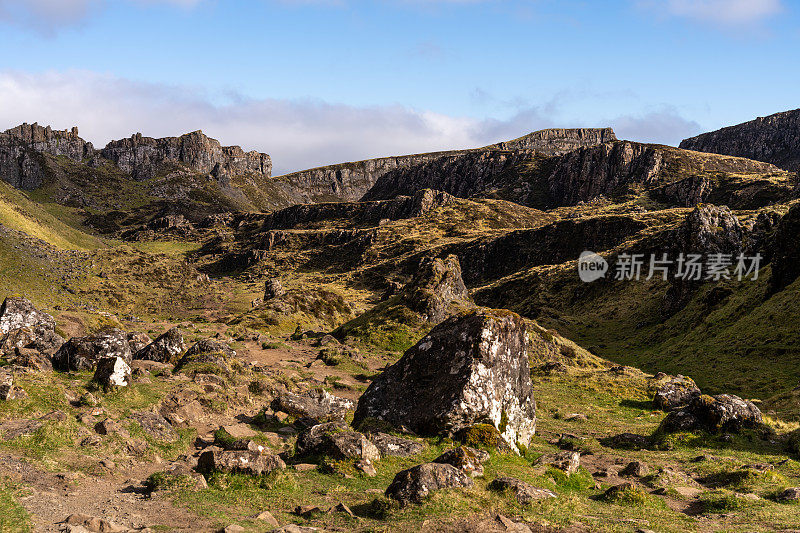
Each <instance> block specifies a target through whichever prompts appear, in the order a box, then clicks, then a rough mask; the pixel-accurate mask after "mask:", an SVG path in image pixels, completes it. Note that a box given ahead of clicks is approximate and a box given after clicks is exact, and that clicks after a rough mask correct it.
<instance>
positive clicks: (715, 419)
mask: <svg viewBox="0 0 800 533" xmlns="http://www.w3.org/2000/svg"><path fill="white" fill-rule="evenodd" d="M761 423H762V417H761V411H760V410H759V409H758V407H756V406H755V405H754V404H753V402H750V401H747V400H743V399H741V398H739V397H738V396H735V395H733V394H718V395H716V396H708V395H705V394H704V395H701V396H699V397H697V398H695V399H694V400H692V401H691V403H689V405H688V406H686V407H685V408H683V409H680V410H677V411H672V412H671V413H670V414H668V415H667V417H666V418H664V420H663V421H662V422H661V426H659V430H660V431H662V432H666V433H673V432H676V431H695V430H699V429H703V430H706V431H709V432H711V433H720V432H737V431H740V430H742V429H745V428H757V427H759V426H760V425H761Z"/></svg>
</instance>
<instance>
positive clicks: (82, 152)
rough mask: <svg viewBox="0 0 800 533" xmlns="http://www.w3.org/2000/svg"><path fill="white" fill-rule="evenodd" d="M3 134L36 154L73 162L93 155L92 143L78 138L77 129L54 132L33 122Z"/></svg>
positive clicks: (48, 127)
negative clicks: (60, 157)
mask: <svg viewBox="0 0 800 533" xmlns="http://www.w3.org/2000/svg"><path fill="white" fill-rule="evenodd" d="M5 134H6V135H9V136H11V137H13V138H15V139H17V140H19V141H21V142H22V143H23V144H25V145H27V146H28V147H29V148H30V149H32V150H35V151H37V152H43V153H46V154H51V155H55V156H65V157H68V158H70V159H72V160H73V161H83V159H85V158H87V157H90V156H92V155H94V151H95V150H94V146H92V143H90V142H87V141H84V140H83V139H81V138H80V137H79V136H78V128H77V127H73V128H72V129H70V130H54V129H52V128H51V127H50V126H40V125H38V124H37V123H35V122H34V123H33V124H28V123H25V124H21V125H19V126H17V127H16V128H11V129H10V130H6V131H5Z"/></svg>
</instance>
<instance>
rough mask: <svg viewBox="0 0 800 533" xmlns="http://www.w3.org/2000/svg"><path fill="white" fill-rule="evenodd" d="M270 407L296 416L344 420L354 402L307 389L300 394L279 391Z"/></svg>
mask: <svg viewBox="0 0 800 533" xmlns="http://www.w3.org/2000/svg"><path fill="white" fill-rule="evenodd" d="M270 407H271V408H272V410H273V411H283V412H284V413H287V414H290V415H292V416H296V417H298V418H303V417H307V418H313V419H315V420H317V421H319V422H329V421H331V420H344V417H345V415H346V414H347V411H349V410H351V409H353V408H354V407H355V403H354V402H353V401H352V400H348V399H346V398H339V397H338V396H334V395H333V394H331V393H329V392H328V391H325V390H309V391H306V392H303V393H300V394H295V393H293V392H288V391H281V392H278V394H277V395H276V396H275V398H274V399H273V400H272V403H271V404H270Z"/></svg>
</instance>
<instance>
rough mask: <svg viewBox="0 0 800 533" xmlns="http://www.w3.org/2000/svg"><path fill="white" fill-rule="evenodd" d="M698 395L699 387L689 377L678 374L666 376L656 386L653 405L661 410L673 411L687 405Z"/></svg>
mask: <svg viewBox="0 0 800 533" xmlns="http://www.w3.org/2000/svg"><path fill="white" fill-rule="evenodd" d="M698 396H700V387H698V386H697V385H696V384H695V382H694V381H693V380H692V379H691V378H687V377H684V376H681V375H678V376H675V377H673V378H668V379H667V380H666V381H665V382H663V383H661V384H660V385H659V386H658V389H657V390H656V393H655V396H654V397H653V405H654V406H655V407H656V409H661V410H662V411H674V410H675V409H679V408H681V407H685V406H686V405H689V403H691V401H692V400H694V399H695V398H697V397H698Z"/></svg>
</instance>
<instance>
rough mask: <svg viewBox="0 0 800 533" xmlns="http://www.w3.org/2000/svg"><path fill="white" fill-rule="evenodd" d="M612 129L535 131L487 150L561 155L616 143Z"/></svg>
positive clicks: (552, 129) (494, 145)
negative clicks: (583, 148) (587, 147)
mask: <svg viewBox="0 0 800 533" xmlns="http://www.w3.org/2000/svg"><path fill="white" fill-rule="evenodd" d="M616 140H617V136H616V135H615V134H614V130H612V129H611V128H573V129H565V128H551V129H547V130H540V131H534V132H533V133H529V134H528V135H524V136H522V137H520V138H518V139H514V140H512V141H504V142H500V143H497V144H493V145H491V146H489V147H487V148H497V149H498V150H536V151H537V152H541V153H544V154H547V155H560V154H566V153H567V152H571V151H572V150H577V149H578V148H581V147H583V146H594V145H596V144H603V143H607V142H612V141H616Z"/></svg>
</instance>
